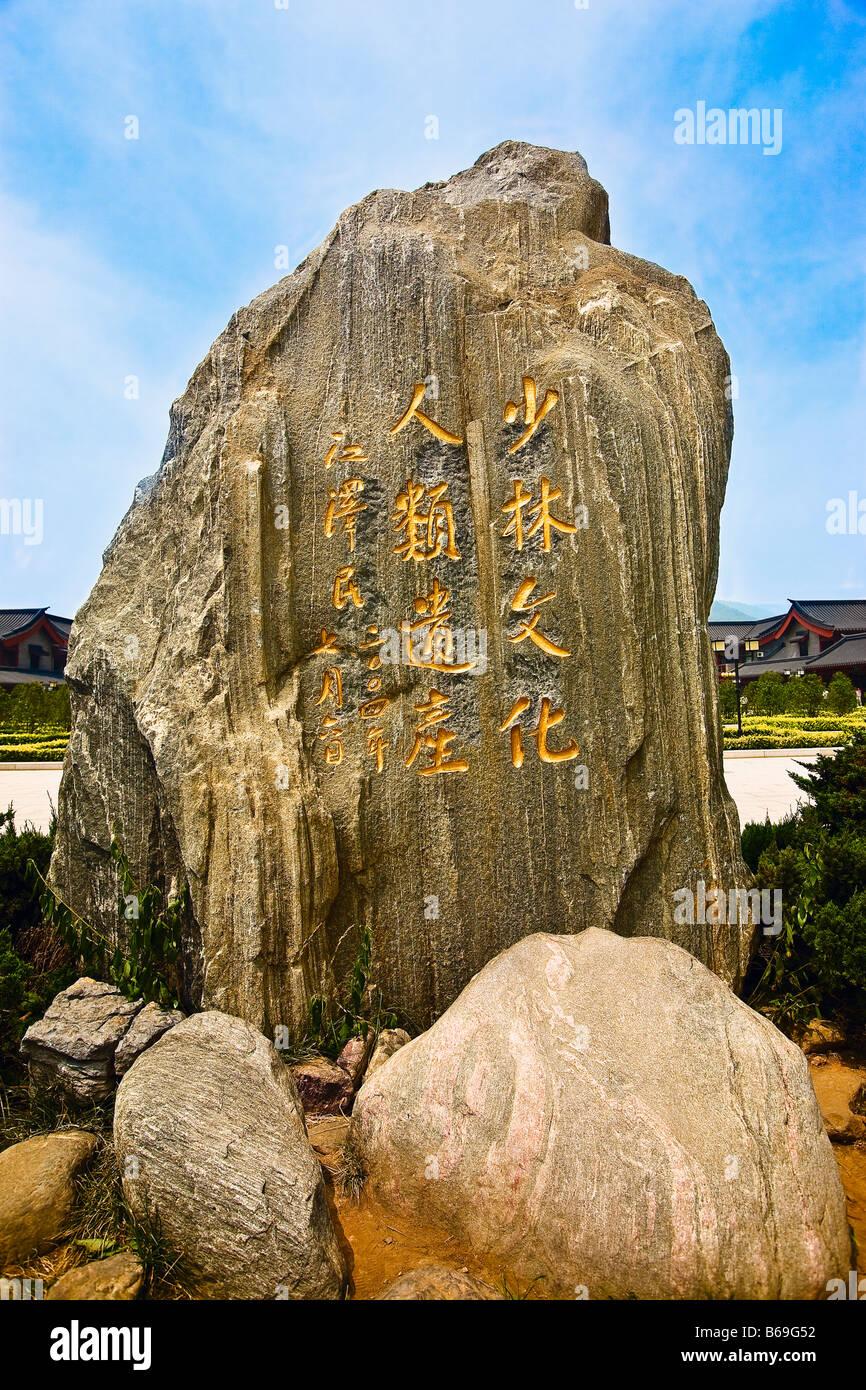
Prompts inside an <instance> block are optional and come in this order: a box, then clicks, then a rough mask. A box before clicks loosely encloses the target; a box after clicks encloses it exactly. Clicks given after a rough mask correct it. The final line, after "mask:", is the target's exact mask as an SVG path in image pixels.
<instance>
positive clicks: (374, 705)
mask: <svg viewBox="0 0 866 1390" xmlns="http://www.w3.org/2000/svg"><path fill="white" fill-rule="evenodd" d="M390 703H391V701H390V700H389V698H388V696H387V695H377V696H376V698H375V699H374V700H366V701H365V702H364V704H363V705H362V706H361V708H360V709H359V710H358V713H359V715H360V716H361V718H362V719H378V718H379V715H380V714H384V712H385V710H386V709H387V708H388V706H389V705H390Z"/></svg>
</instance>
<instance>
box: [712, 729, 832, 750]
mask: <svg viewBox="0 0 866 1390" xmlns="http://www.w3.org/2000/svg"><path fill="white" fill-rule="evenodd" d="M850 741H851V734H850V733H849V732H847V731H845V730H843V729H836V730H834V731H833V732H829V733H814V732H813V731H811V730H809V729H789V730H786V731H785V732H774V733H770V734H761V733H756V732H754V731H753V732H752V733H748V734H743V735H742V737H741V738H737V736H736V734H735V735H734V736H733V737H732V738H728V737H727V736H726V737H725V739H724V748H725V751H726V752H728V751H732V750H733V749H735V748H840V747H842V746H843V745H844V744H846V743H850Z"/></svg>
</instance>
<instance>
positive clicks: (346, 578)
mask: <svg viewBox="0 0 866 1390" xmlns="http://www.w3.org/2000/svg"><path fill="white" fill-rule="evenodd" d="M333 597H334V607H335V608H338V609H343V608H345V607H346V604H347V603H350V602H351V603H354V605H355V607H356V608H363V607H364V600H363V599H362V598H361V593H360V590H359V588H358V586H357V584H356V583H355V571H354V569H353V568H352V566H351V565H343V567H342V569H338V570H337V574H336V577H335V579H334V595H333Z"/></svg>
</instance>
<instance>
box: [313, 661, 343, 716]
mask: <svg viewBox="0 0 866 1390" xmlns="http://www.w3.org/2000/svg"><path fill="white" fill-rule="evenodd" d="M326 700H331V701H332V702H333V705H334V708H335V709H342V708H343V677H342V675H341V674H340V668H339V666H328V667H327V668H326V669H325V670H324V671H323V672H322V693H321V695H320V696H319V698H318V700H317V701H316V704H317V705H322V704H324V702H325V701H326Z"/></svg>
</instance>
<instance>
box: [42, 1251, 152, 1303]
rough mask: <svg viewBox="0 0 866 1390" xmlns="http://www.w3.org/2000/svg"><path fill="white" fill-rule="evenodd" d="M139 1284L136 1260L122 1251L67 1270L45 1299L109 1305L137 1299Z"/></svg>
mask: <svg viewBox="0 0 866 1390" xmlns="http://www.w3.org/2000/svg"><path fill="white" fill-rule="evenodd" d="M143 1282H144V1270H143V1268H142V1264H141V1261H140V1260H139V1258H138V1256H137V1255H133V1253H132V1251H131V1250H123V1251H122V1252H121V1253H120V1254H119V1255H112V1256H111V1257H110V1258H109V1259H107V1260H93V1261H92V1262H91V1263H90V1264H87V1265H79V1266H78V1268H77V1269H70V1270H69V1272H68V1274H63V1275H61V1277H60V1278H59V1279H58V1280H56V1282H55V1283H53V1284H52V1285H51V1288H50V1289H49V1290H48V1292H47V1294H46V1295H45V1297H46V1298H48V1299H56V1300H58V1301H65V1302H70V1303H77V1302H79V1301H81V1300H85V1299H87V1300H89V1299H94V1300H96V1301H97V1302H100V1303H110V1302H115V1301H119V1300H124V1299H134V1298H138V1295H139V1293H140V1292H141V1286H142V1284H143Z"/></svg>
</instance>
